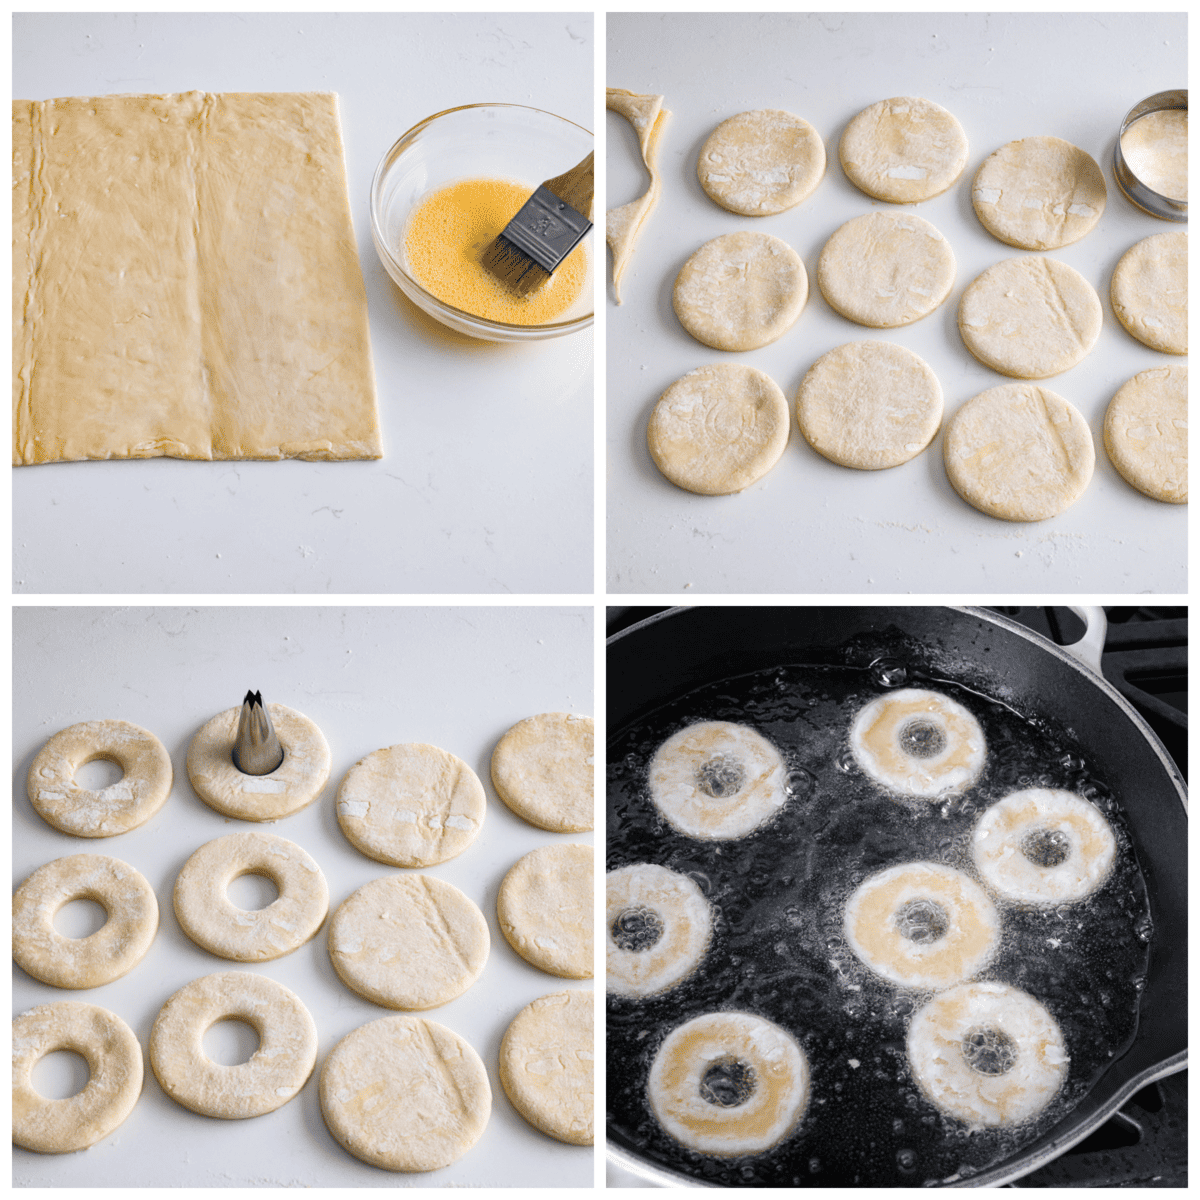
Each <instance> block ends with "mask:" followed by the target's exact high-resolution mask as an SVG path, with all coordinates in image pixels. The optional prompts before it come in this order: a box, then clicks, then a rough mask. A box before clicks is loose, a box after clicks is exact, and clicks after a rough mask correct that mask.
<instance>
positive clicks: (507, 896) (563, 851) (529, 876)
mask: <svg viewBox="0 0 1200 1200" xmlns="http://www.w3.org/2000/svg"><path fill="white" fill-rule="evenodd" d="M594 858H595V855H594V852H593V850H592V847H591V846H579V845H565V846H564V845H552V846H539V847H538V848H537V849H536V850H531V851H530V852H529V853H528V854H526V855H525V856H524V857H523V858H521V859H518V860H517V862H516V864H515V865H514V866H513V867H512V868H510V870H509V872H508V874H507V875H505V876H504V879H503V881H502V882H501V884H500V893H499V895H498V896H497V897H496V916H497V917H498V918H499V921H500V929H501V931H502V932H503V934H504V936H505V938H506V939H507V940H508V944H509V945H510V946H511V947H512V948H513V949H514V950H515V951H516V952H517V953H518V954H519V955H520V956H521V957H522V958H523V959H524V960H525V961H526V962H527V963H531V964H532V965H533V966H535V967H537V968H538V970H540V971H545V972H546V973H547V974H549V975H559V976H561V977H562V978H564V979H591V977H592V946H593V942H592V878H593V871H594V867H593V862H594Z"/></svg>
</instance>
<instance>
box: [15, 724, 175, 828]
mask: <svg viewBox="0 0 1200 1200" xmlns="http://www.w3.org/2000/svg"><path fill="white" fill-rule="evenodd" d="M97 759H104V760H105V761H106V762H111V763H116V765H117V766H118V767H120V768H121V770H122V771H124V772H125V774H124V776H123V777H122V778H121V779H118V780H117V782H116V783H110V784H109V785H108V787H106V788H102V789H101V790H100V791H98V792H93V791H89V790H88V789H87V788H83V787H80V786H79V784H77V783H76V782H75V772H76V771H78V770H79V768H80V767H82V766H83V765H84V763H90V762H95V761H96V760H97ZM172 778H173V775H172V771H171V756H170V755H169V754H168V753H167V751H166V748H165V747H164V746H163V744H162V742H160V741H159V740H158V738H156V737H155V736H154V734H152V733H151V732H150V731H149V730H147V729H143V728H141V726H140V725H134V724H132V723H131V722H129V721H119V720H108V721H81V722H80V723H79V724H78V725H72V726H70V728H68V729H63V730H60V731H59V732H58V733H56V734H55V735H54V736H53V737H52V738H51V739H50V740H49V741H48V742H47V743H46V744H45V745H44V746H43V747H42V748H41V749H40V750H39V751H38V754H37V757H36V758H35V759H34V760H33V765H32V766H31V767H30V768H29V777H28V779H27V781H26V785H25V786H26V791H27V793H28V795H29V802H30V803H31V804H32V805H33V807H34V808H36V809H37V811H38V813H39V815H40V816H41V818H42V819H43V820H44V821H46V822H47V823H48V824H50V825H53V826H54V828H55V829H61V830H62V832H63V833H69V834H72V835H73V836H75V837H113V836H115V835H116V834H118V833H128V832H129V830H131V829H136V828H137V827H138V826H139V825H143V824H145V822H147V821H148V820H149V819H150V818H151V817H152V816H154V814H155V813H156V812H158V810H159V809H160V808H162V806H163V802H164V801H165V800H166V798H167V796H168V795H169V794H170V792H171V781H172Z"/></svg>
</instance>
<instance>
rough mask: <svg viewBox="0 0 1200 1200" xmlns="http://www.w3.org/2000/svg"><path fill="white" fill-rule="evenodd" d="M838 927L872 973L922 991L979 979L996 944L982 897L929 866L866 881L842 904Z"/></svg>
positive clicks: (898, 869)
mask: <svg viewBox="0 0 1200 1200" xmlns="http://www.w3.org/2000/svg"><path fill="white" fill-rule="evenodd" d="M842 925H843V928H844V930H845V934H846V941H847V942H848V943H849V944H850V948H851V949H852V950H853V951H854V953H855V954H856V955H857V956H858V958H859V959H860V960H861V961H862V962H863V963H864V964H865V965H866V966H867V967H868V968H870V970H872V971H873V972H874V973H875V974H876V975H879V976H882V977H883V978H884V979H886V980H887V981H888V982H889V983H894V984H896V985H898V986H899V987H906V988H920V989H921V990H923V991H928V990H932V991H938V990H940V989H942V988H947V987H952V986H953V985H955V984H957V983H962V982H963V980H965V979H970V978H971V976H972V975H976V974H978V973H979V972H980V971H982V970H983V968H984V967H986V966H987V964H988V963H989V962H990V961H991V959H992V956H993V955H994V954H995V952H996V946H997V943H998V942H999V940H1000V917H999V915H998V913H997V912H996V907H995V905H993V904H992V902H991V900H989V899H988V897H987V893H986V892H984V890H983V889H982V888H981V887H980V886H979V885H978V884H977V883H975V882H974V881H973V880H971V879H970V878H969V877H968V876H966V875H964V874H963V873H962V872H961V871H956V870H954V868H953V867H947V866H944V865H943V864H941V863H932V862H913V863H901V864H900V865H899V866H895V867H888V868H887V869H886V870H883V871H879V872H877V873H876V874H874V875H871V876H870V877H868V878H867V879H865V880H864V881H863V882H862V883H860V884H859V885H858V887H857V888H856V889H855V890H854V892H853V893H852V894H851V896H850V899H849V900H848V901H847V902H846V908H845V912H844V914H843V919H842ZM914 934H915V935H916V937H914V936H913V935H914ZM918 939H920V940H918Z"/></svg>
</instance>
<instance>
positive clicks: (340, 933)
mask: <svg viewBox="0 0 1200 1200" xmlns="http://www.w3.org/2000/svg"><path fill="white" fill-rule="evenodd" d="M490 949H491V938H490V936H489V935H488V927H487V921H485V920H484V918H483V913H481V912H480V911H479V909H478V908H477V907H476V905H475V904H474V903H473V902H472V901H471V900H469V899H468V898H467V897H466V896H465V895H463V893H462V892H460V891H459V890H458V888H456V887H455V886H454V885H453V884H451V883H447V882H446V881H445V880H444V879H435V878H434V877H433V876H432V875H391V876H387V877H386V878H383V879H372V880H371V882H370V883H366V884H363V886H362V887H360V888H359V889H358V891H356V892H355V893H354V894H353V895H351V896H349V897H348V898H347V899H346V900H343V901H342V903H341V904H340V905H339V906H338V909H337V911H336V912H335V913H334V914H333V920H332V921H330V923H329V958H330V961H331V962H332V963H333V967H334V970H335V971H337V973H338V975H339V976H340V977H341V980H342V982H343V983H344V984H345V985H346V986H347V987H348V988H350V989H351V990H352V991H355V992H357V993H358V994H359V995H360V996H365V997H366V998H367V999H368V1000H373V1001H374V1002H375V1003H376V1004H381V1005H383V1007H384V1008H401V1009H404V1010H406V1011H408V1012H415V1011H420V1010H423V1009H426V1008H436V1007H437V1006H438V1005H439V1004H446V1003H447V1002H449V1001H450V1000H453V999H454V997H455V996H460V995H462V993H463V992H465V991H466V990H467V988H469V987H470V986H471V984H473V983H474V982H475V980H476V979H478V978H479V975H480V972H482V970H483V968H484V964H485V963H486V962H487V957H488V951H489V950H490Z"/></svg>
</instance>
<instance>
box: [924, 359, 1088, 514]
mask: <svg viewBox="0 0 1200 1200" xmlns="http://www.w3.org/2000/svg"><path fill="white" fill-rule="evenodd" d="M943 450H944V452H945V457H946V474H947V476H948V477H949V479H950V482H951V483H952V484H953V485H954V490H955V491H956V492H958V494H959V495H960V496H961V497H962V498H963V499H964V500H965V501H966V502H967V503H968V504H971V505H973V506H974V507H975V508H977V509H979V511H980V512H984V513H987V514H988V515H989V516H992V517H999V518H1001V520H1004V521H1043V520H1045V519H1046V518H1047V517H1053V516H1056V515H1057V514H1058V513H1060V512H1062V511H1063V510H1064V509H1066V508H1069V507H1070V506H1071V505H1072V504H1074V503H1075V501H1076V500H1078V499H1079V497H1080V496H1082V495H1083V493H1084V489H1085V488H1086V487H1087V485H1088V483H1089V482H1090V481H1091V478H1092V469H1093V468H1094V467H1095V465H1096V451H1095V449H1094V447H1093V446H1092V434H1091V431H1090V430H1089V429H1088V427H1087V422H1086V421H1085V420H1084V419H1083V417H1082V415H1081V414H1080V413H1079V411H1078V410H1077V409H1076V408H1074V407H1073V406H1072V405H1070V404H1068V403H1067V402H1066V401H1065V400H1064V399H1063V398H1062V397H1061V396H1059V395H1057V394H1056V393H1054V392H1052V391H1050V390H1049V389H1048V388H1040V387H1035V386H1033V385H1032V384H1015V383H1010V384H1004V385H1002V386H1001V387H994V388H989V389H988V390H987V391H986V392H980V393H979V395H978V396H975V397H973V398H972V399H970V400H968V401H967V402H966V404H964V405H963V406H962V408H960V409H959V410H958V412H956V413H955V414H954V416H953V417H952V418H951V419H950V424H949V426H948V427H947V429H946V437H945V440H944V442H943Z"/></svg>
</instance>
